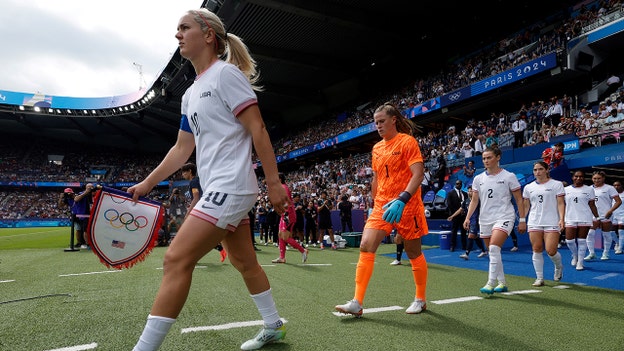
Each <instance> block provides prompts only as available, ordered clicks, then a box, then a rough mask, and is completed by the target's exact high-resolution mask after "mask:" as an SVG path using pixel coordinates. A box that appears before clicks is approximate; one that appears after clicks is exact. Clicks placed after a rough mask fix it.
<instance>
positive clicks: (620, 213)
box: [611, 191, 624, 219]
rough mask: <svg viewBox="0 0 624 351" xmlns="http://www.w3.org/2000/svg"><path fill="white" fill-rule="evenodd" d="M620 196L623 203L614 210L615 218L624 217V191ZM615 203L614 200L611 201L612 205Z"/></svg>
mask: <svg viewBox="0 0 624 351" xmlns="http://www.w3.org/2000/svg"><path fill="white" fill-rule="evenodd" d="M618 196H619V197H620V200H622V204H621V205H620V206H619V207H618V208H616V209H615V211H613V217H614V218H615V217H616V216H617V217H618V218H621V219H624V191H623V192H621V193H618ZM613 204H614V202H612V203H611V206H613Z"/></svg>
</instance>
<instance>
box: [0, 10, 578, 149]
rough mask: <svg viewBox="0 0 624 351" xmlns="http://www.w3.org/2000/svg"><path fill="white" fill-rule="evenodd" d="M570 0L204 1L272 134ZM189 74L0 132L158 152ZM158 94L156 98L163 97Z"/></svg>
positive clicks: (3, 124) (184, 67)
mask: <svg viewBox="0 0 624 351" xmlns="http://www.w3.org/2000/svg"><path fill="white" fill-rule="evenodd" d="M576 2H577V1H566V0H557V1H541V2H537V1H524V0H522V1H513V2H508V1H503V0H486V1H480V2H470V1H457V2H455V1H452V2H448V1H447V2H440V1H399V0H386V1H381V2H380V1H372V0H323V1H320V0H319V1H305V0H237V1H232V0H224V1H219V0H205V1H204V3H203V4H202V6H204V7H207V8H209V9H213V10H214V11H216V12H217V14H218V15H219V16H220V17H221V18H222V19H223V20H224V22H225V24H226V28H227V30H228V31H229V32H232V33H235V34H237V35H238V36H240V37H241V38H243V39H244V41H245V43H246V44H247V45H248V47H249V49H250V51H251V52H252V54H253V55H254V57H255V58H256V60H257V62H258V66H259V69H260V74H261V77H262V84H263V86H264V88H265V90H264V91H263V92H260V93H259V94H258V96H259V101H260V108H261V110H262V113H263V116H264V118H265V120H266V122H267V125H268V126H269V128H272V130H273V132H274V133H280V131H281V132H283V131H284V130H288V129H291V128H295V127H297V126H301V125H303V124H306V123H307V122H309V121H312V120H316V119H320V118H326V117H327V116H331V115H333V114H335V113H336V112H337V111H340V110H341V109H343V108H347V107H351V106H355V105H356V104H359V103H361V102H363V101H366V100H367V99H369V98H372V97H374V96H379V95H380V94H382V93H383V92H390V91H393V90H394V89H395V88H396V87H400V86H402V85H400V84H405V83H406V82H408V81H409V78H413V77H426V76H429V75H430V74H433V73H436V72H439V71H440V69H441V67H442V66H443V64H444V63H446V62H449V61H450V60H452V59H454V58H458V57H462V56H465V55H466V54H467V53H470V52H473V51H475V50H478V49H481V48H483V47H484V46H486V45H488V44H491V43H495V42H497V41H498V40H500V39H502V38H505V37H508V36H510V35H511V34H512V33H514V32H516V31H518V30H520V29H523V28H527V27H528V26H529V25H530V24H533V23H535V22H536V21H538V20H541V19H545V18H546V17H548V16H550V15H553V14H555V13H558V12H559V13H563V12H562V11H563V10H565V9H567V8H568V7H569V6H572V5H573V4H575V3H576ZM194 76H195V73H194V72H193V69H192V67H191V65H190V64H189V63H188V62H187V61H186V60H184V59H182V58H181V57H180V56H179V53H176V54H174V56H173V57H172V59H171V61H170V62H169V64H168V65H167V67H166V68H165V69H164V70H163V73H162V75H161V76H160V77H159V79H158V80H157V81H156V83H155V85H154V87H153V88H154V90H155V91H156V92H157V98H156V99H155V100H154V102H153V103H152V104H151V105H150V106H149V107H147V108H145V109H143V110H141V111H139V112H131V113H127V114H125V113H121V114H118V115H110V116H98V117H71V116H55V115H49V114H35V113H12V112H0V130H2V133H8V134H11V135H27V136H39V135H40V136H46V137H50V138H54V139H58V140H61V141H64V142H78V143H84V142H89V143H95V144H102V145H117V146H122V147H127V148H135V149H140V150H153V151H163V150H166V149H168V148H169V147H170V146H171V145H172V143H173V142H174V140H175V137H176V135H177V129H178V126H179V118H180V117H179V105H180V98H181V96H182V94H183V93H184V91H185V90H186V88H187V87H188V86H189V85H190V84H191V82H192V81H193V78H194ZM163 92H164V94H162V93H163Z"/></svg>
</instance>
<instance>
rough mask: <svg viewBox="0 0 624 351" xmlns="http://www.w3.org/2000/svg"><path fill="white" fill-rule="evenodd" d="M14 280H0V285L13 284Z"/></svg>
mask: <svg viewBox="0 0 624 351" xmlns="http://www.w3.org/2000/svg"><path fill="white" fill-rule="evenodd" d="M14 281H15V279H11V280H0V283H10V282H14Z"/></svg>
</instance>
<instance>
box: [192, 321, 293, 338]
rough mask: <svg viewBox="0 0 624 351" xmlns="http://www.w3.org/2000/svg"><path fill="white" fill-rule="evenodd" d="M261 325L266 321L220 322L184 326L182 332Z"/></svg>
mask: <svg viewBox="0 0 624 351" xmlns="http://www.w3.org/2000/svg"><path fill="white" fill-rule="evenodd" d="M282 322H283V323H284V324H286V323H288V321H287V320H286V319H284V318H282ZM259 325H264V321H262V320H258V321H246V322H233V323H226V324H218V325H206V326H201V327H192V328H183V329H182V330H181V331H180V332H181V333H182V334H185V333H193V332H200V331H207V330H226V329H234V328H244V327H253V326H259Z"/></svg>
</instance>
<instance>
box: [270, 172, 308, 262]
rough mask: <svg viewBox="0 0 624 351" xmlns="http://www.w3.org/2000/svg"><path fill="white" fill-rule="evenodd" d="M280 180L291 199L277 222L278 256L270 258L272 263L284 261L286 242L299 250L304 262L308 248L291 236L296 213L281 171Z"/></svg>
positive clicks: (306, 258)
mask: <svg viewBox="0 0 624 351" xmlns="http://www.w3.org/2000/svg"><path fill="white" fill-rule="evenodd" d="M279 178H280V182H281V183H282V187H284V190H286V194H288V197H289V198H290V199H291V201H290V204H289V205H288V208H287V209H286V212H284V213H283V214H282V216H281V217H280V222H279V233H278V236H279V253H280V255H279V257H278V258H276V259H274V260H272V261H271V262H273V263H286V244H289V245H290V246H292V247H294V248H295V249H297V250H299V252H301V262H303V263H306V261H307V260H308V249H304V248H303V246H301V244H299V243H298V242H297V241H296V240H295V239H293V238H292V232H293V228H294V227H295V222H296V221H297V214H296V213H295V206H294V203H293V201H292V196H291V194H290V189H289V188H288V185H286V177H285V176H284V174H283V173H280V174H279Z"/></svg>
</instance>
